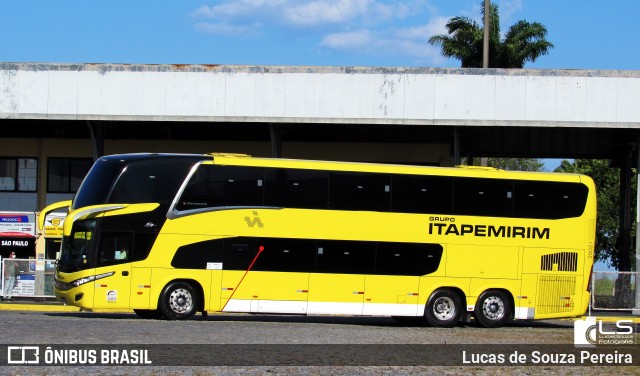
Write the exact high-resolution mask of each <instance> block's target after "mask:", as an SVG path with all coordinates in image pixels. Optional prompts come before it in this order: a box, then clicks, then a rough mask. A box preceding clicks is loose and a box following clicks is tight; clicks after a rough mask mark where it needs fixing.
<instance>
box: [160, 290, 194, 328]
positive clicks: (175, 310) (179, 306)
mask: <svg viewBox="0 0 640 376" xmlns="http://www.w3.org/2000/svg"><path fill="white" fill-rule="evenodd" d="M197 307H198V295H197V294H196V292H195V290H194V288H193V286H191V285H190V284H189V283H187V282H171V283H170V284H168V285H167V287H165V288H164V290H163V291H162V294H160V310H161V311H162V313H163V314H164V316H165V317H166V318H167V319H169V320H186V319H189V318H191V316H193V315H195V314H196V311H197V309H198V308H197Z"/></svg>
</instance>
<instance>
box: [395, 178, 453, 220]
mask: <svg viewBox="0 0 640 376" xmlns="http://www.w3.org/2000/svg"><path fill="white" fill-rule="evenodd" d="M391 191H392V197H391V204H392V206H391V209H392V211H394V212H398V213H423V214H451V205H452V203H453V202H452V201H453V178H451V177H448V176H423V175H400V174H396V175H393V177H392V185H391Z"/></svg>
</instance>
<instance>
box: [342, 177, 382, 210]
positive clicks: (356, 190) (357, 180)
mask: <svg viewBox="0 0 640 376" xmlns="http://www.w3.org/2000/svg"><path fill="white" fill-rule="evenodd" d="M390 208H391V176H390V175H387V174H373V173H363V172H332V173H330V174H329V209H334V210H366V211H380V212H386V211H389V209H390Z"/></svg>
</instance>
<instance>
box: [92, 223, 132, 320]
mask: <svg viewBox="0 0 640 376" xmlns="http://www.w3.org/2000/svg"><path fill="white" fill-rule="evenodd" d="M132 246H133V232H131V231H100V233H99V238H98V247H97V252H96V274H98V275H100V274H104V273H113V274H112V275H111V276H109V277H106V278H101V279H99V280H96V281H95V293H94V297H93V303H94V304H93V307H94V308H129V300H130V297H131V291H132V290H133V289H132V288H133V286H132V276H131V256H132Z"/></svg>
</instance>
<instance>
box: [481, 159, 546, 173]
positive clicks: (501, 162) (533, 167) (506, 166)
mask: <svg viewBox="0 0 640 376" xmlns="http://www.w3.org/2000/svg"><path fill="white" fill-rule="evenodd" d="M487 166H489V167H495V168H499V169H502V170H510V171H542V170H543V168H544V163H542V161H541V160H540V159H534V158H489V159H488V160H487Z"/></svg>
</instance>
